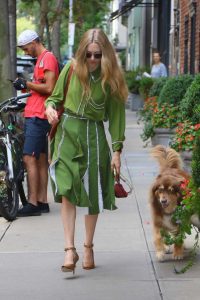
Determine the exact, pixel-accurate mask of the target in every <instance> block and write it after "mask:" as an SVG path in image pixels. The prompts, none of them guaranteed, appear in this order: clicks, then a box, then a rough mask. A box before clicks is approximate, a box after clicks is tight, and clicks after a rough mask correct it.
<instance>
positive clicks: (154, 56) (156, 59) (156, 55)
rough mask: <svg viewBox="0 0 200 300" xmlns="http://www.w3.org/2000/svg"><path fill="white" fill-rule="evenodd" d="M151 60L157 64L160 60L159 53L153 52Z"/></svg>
mask: <svg viewBox="0 0 200 300" xmlns="http://www.w3.org/2000/svg"><path fill="white" fill-rule="evenodd" d="M153 62H154V63H155V64H159V62H160V54H159V53H154V54H153Z"/></svg>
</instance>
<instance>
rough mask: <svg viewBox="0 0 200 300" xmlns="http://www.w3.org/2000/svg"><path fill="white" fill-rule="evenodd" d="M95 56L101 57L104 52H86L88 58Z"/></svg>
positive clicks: (96, 57)
mask: <svg viewBox="0 0 200 300" xmlns="http://www.w3.org/2000/svg"><path fill="white" fill-rule="evenodd" d="M92 56H93V57H94V58H95V59H101V58H102V53H93V52H86V58H91V57H92Z"/></svg>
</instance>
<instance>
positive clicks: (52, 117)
mask: <svg viewBox="0 0 200 300" xmlns="http://www.w3.org/2000/svg"><path fill="white" fill-rule="evenodd" d="M45 114H46V116H47V119H48V122H49V124H53V123H57V122H58V121H59V120H58V113H57V111H56V110H55V109H54V108H53V107H52V106H51V105H48V106H47V108H46V111H45Z"/></svg>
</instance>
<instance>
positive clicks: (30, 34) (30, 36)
mask: <svg viewBox="0 0 200 300" xmlns="http://www.w3.org/2000/svg"><path fill="white" fill-rule="evenodd" d="M38 37H39V36H38V34H37V32H35V31H34V30H30V29H27V30H24V31H23V32H22V33H20V35H19V37H18V40H17V46H18V47H22V46H25V45H27V44H29V43H31V42H32V41H34V40H35V39H37V38H38Z"/></svg>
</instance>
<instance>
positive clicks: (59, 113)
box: [49, 66, 73, 141]
mask: <svg viewBox="0 0 200 300" xmlns="http://www.w3.org/2000/svg"><path fill="white" fill-rule="evenodd" d="M72 72H73V66H70V68H69V73H68V77H67V83H66V87H65V91H64V99H63V101H62V102H61V104H60V108H59V109H58V110H57V113H58V122H57V123H54V124H53V125H52V126H51V129H50V132H49V139H50V141H51V140H52V139H53V138H54V136H55V134H56V131H57V127H58V124H59V123H60V119H61V116H62V114H63V112H64V103H65V98H66V95H67V91H68V87H69V82H70V79H71V76H72Z"/></svg>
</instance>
